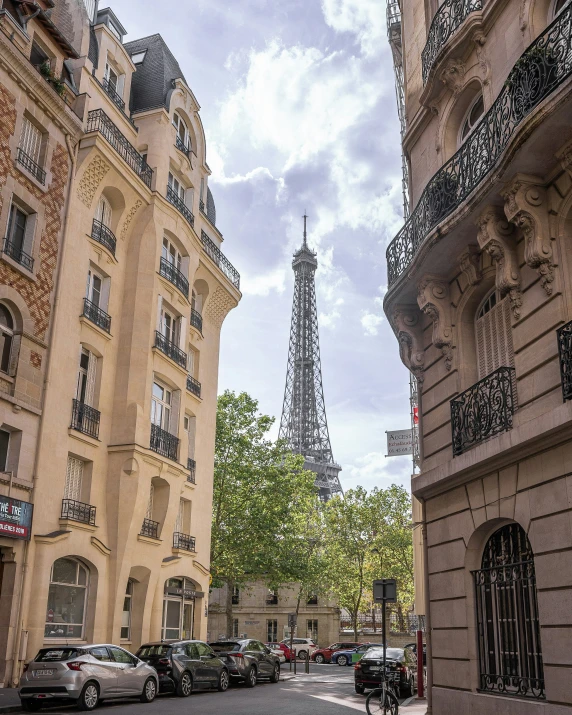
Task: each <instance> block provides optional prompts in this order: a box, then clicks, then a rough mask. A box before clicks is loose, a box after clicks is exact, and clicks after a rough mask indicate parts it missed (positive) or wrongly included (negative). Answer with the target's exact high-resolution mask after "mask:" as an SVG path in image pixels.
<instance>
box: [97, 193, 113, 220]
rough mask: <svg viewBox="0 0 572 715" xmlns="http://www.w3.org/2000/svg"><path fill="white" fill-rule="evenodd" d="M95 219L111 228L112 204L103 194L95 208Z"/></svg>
mask: <svg viewBox="0 0 572 715" xmlns="http://www.w3.org/2000/svg"><path fill="white" fill-rule="evenodd" d="M95 220H96V221H99V222H100V223H102V224H103V225H104V226H106V227H107V228H111V204H110V203H109V201H108V200H107V199H106V198H105V196H103V195H101V196H100V197H99V201H98V202H97V208H96V210H95Z"/></svg>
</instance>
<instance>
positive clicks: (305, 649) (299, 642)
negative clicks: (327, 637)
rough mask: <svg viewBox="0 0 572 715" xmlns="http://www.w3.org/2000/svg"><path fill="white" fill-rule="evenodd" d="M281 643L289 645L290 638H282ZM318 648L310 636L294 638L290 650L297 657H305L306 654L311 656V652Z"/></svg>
mask: <svg viewBox="0 0 572 715" xmlns="http://www.w3.org/2000/svg"><path fill="white" fill-rule="evenodd" d="M281 642H282V643H286V645H288V646H289V645H290V638H284V640H283V641H281ZM317 649H318V646H317V645H316V644H315V643H314V641H313V639H312V638H294V640H293V641H292V650H293V651H294V653H295V654H296V657H297V658H302V659H304V658H306V656H307V655H310V657H312V653H313V652H314V651H315V650H317Z"/></svg>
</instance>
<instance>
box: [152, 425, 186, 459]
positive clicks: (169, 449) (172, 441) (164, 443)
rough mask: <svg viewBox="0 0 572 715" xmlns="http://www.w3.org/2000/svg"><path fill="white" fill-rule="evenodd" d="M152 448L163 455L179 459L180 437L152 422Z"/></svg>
mask: <svg viewBox="0 0 572 715" xmlns="http://www.w3.org/2000/svg"><path fill="white" fill-rule="evenodd" d="M149 447H150V449H152V450H153V451H154V452H157V454H161V455H162V456H163V457H167V458H168V459H172V460H173V461H175V462H176V461H177V452H178V451H179V438H178V437H175V435H174V434H171V433H170V432H167V430H164V429H161V427H159V425H155V424H151V441H150V444H149Z"/></svg>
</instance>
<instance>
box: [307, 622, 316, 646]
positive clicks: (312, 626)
mask: <svg viewBox="0 0 572 715" xmlns="http://www.w3.org/2000/svg"><path fill="white" fill-rule="evenodd" d="M306 637H307V638H311V639H312V640H314V641H316V642H317V641H318V619H317V618H310V619H309V620H308V622H307V625H306Z"/></svg>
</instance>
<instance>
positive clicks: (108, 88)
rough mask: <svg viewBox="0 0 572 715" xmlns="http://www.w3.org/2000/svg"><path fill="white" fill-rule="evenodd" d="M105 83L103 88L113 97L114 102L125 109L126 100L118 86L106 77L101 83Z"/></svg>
mask: <svg viewBox="0 0 572 715" xmlns="http://www.w3.org/2000/svg"><path fill="white" fill-rule="evenodd" d="M101 84H102V85H103V89H104V90H105V91H106V92H107V94H108V95H109V96H110V97H111V100H112V102H113V103H114V104H115V105H117V106H118V107H119V109H121V111H123V110H124V109H125V102H124V101H123V99H122V98H121V97H120V96H119V94H118V93H117V90H116V88H115V87H114V86H113V84H112V83H111V82H110V81H109V79H107V78H104V79H103V82H102V83H101Z"/></svg>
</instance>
